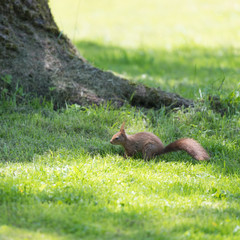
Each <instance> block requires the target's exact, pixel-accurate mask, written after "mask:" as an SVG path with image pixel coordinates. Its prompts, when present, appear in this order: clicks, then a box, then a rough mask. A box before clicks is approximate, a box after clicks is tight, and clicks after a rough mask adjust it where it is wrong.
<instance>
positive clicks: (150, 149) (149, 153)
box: [142, 143, 158, 161]
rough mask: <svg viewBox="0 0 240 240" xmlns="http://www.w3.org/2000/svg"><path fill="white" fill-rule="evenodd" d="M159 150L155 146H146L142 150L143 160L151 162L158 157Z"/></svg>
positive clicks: (149, 144) (150, 144)
mask: <svg viewBox="0 0 240 240" xmlns="http://www.w3.org/2000/svg"><path fill="white" fill-rule="evenodd" d="M157 150H158V149H157V147H156V146H155V145H154V144H152V143H148V144H146V145H145V146H144V148H143V150H142V155H143V159H144V160H145V161H149V160H150V159H152V158H154V157H155V156H156V155H157Z"/></svg>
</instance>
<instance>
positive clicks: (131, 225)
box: [0, 0, 240, 240]
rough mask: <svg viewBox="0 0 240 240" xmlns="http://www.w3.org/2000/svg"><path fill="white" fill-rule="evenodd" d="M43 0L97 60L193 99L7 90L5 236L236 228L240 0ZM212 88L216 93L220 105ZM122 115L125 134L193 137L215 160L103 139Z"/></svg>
mask: <svg viewBox="0 0 240 240" xmlns="http://www.w3.org/2000/svg"><path fill="white" fill-rule="evenodd" d="M50 4H51V6H52V10H53V13H54V16H55V19H56V21H57V23H58V24H59V26H60V28H61V29H62V30H63V32H64V33H66V34H68V35H69V37H70V38H71V39H72V40H73V41H74V43H75V45H76V47H77V48H78V49H79V51H80V52H81V53H82V55H83V56H84V57H85V58H86V59H88V60H89V61H90V62H91V63H93V64H94V65H95V66H97V67H99V68H102V69H104V70H109V71H113V72H115V73H116V74H121V75H123V76H124V77H126V78H128V79H130V81H133V82H142V83H144V84H147V85H149V86H153V87H161V88H163V89H164V90H168V91H173V92H176V93H178V94H181V95H182V96H184V97H188V98H192V99H194V100H195V101H196V102H197V107H196V108H194V109H189V110H188V111H186V110H184V109H180V110H178V111H170V110H169V109H164V108H163V109H159V110H153V109H150V110H146V109H140V108H134V107H131V106H128V105H126V106H123V107H121V108H120V109H115V108H114V107H113V106H111V104H108V105H107V106H99V107H96V106H88V107H84V106H78V105H72V106H69V105H66V108H65V109H59V110H57V111H55V110H53V106H52V104H51V103H49V102H43V103H40V101H39V100H38V99H34V100H31V101H29V102H25V103H21V104H16V102H15V98H14V94H13V97H12V98H11V97H10V98H8V99H4V98H3V97H2V98H1V104H0V125H1V128H0V216H1V217H0V239H4V240H5V239H14V240H15V239H34V240H35V239H61V240H63V239H64V240H66V239H144V240H145V239H166V240H168V239H184V240H185V239H191V240H192V239H193V240H195V239H196V240H197V239H214V240H223V239H224V240H225V239H229V240H234V239H236V240H237V239H239V238H240V219H239V216H240V187H239V186H240V158H239V151H240V139H239V130H240V113H239V104H240V100H239V64H240V60H239V57H238V55H239V47H240V46H239V41H238V40H239V39H240V32H239V30H238V28H239V24H240V17H239V11H240V5H239V4H238V3H237V1H223V0H222V1H216V0H211V1H200V0H199V1H197V0H195V1H188V0H184V1H181V2H180V1H177V0H171V1H157V0H153V1H149V2H146V1H135V0H133V1H121V2H120V1H113V0H112V1H110V0H109V1H107V0H101V1H96V0H91V1H74V0H71V1H63V0H61V1H60V0H51V1H50ZM173 5H174V6H176V5H178V7H174V8H173V7H172V6H173ZM209 95H218V96H220V97H221V99H222V104H223V106H224V107H225V108H226V109H225V111H224V113H225V114H224V115H223V114H221V113H219V112H217V111H216V110H214V109H213V108H211V107H210V104H209V103H208V101H207V99H208V96H209ZM123 121H126V132H127V133H129V134H133V133H136V132H139V131H150V132H154V133H155V134H156V135H157V136H159V137H160V138H161V139H162V141H163V142H164V144H168V143H170V142H172V141H174V140H176V139H178V138H182V137H191V138H194V139H196V140H198V141H199V142H200V143H201V144H202V145H203V146H204V147H205V148H206V149H207V151H208V152H209V154H210V155H211V159H210V162H198V161H195V160H193V159H192V158H191V157H190V156H188V155H187V154H186V153H181V152H180V153H170V154H167V155H164V156H161V157H157V158H156V159H155V160H152V161H149V162H145V161H143V160H142V159H141V158H138V157H136V158H129V159H124V158H123V157H122V155H123V150H122V149H121V148H120V147H118V146H112V145H111V144H110V143H109V140H110V139H111V136H112V135H113V134H114V133H116V132H117V131H118V130H119V127H120V126H121V123H122V122H123Z"/></svg>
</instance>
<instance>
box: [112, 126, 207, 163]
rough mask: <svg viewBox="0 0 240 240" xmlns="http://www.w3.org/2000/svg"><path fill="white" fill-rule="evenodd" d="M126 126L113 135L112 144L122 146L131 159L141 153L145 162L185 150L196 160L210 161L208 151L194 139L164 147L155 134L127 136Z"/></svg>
mask: <svg viewBox="0 0 240 240" xmlns="http://www.w3.org/2000/svg"><path fill="white" fill-rule="evenodd" d="M124 125H125V124H124V123H123V124H122V126H121V129H120V132H118V133H116V134H114V135H113V137H112V139H111V140H110V143H111V144H114V145H122V146H123V147H124V149H125V156H129V157H131V156H134V155H135V154H136V153H139V152H140V153H142V155H143V158H144V159H145V160H149V159H152V158H154V157H155V156H157V155H160V154H164V153H168V152H173V151H179V150H183V151H185V152H187V153H188V154H189V155H190V156H192V157H193V158H195V159H196V160H208V159H209V155H208V153H207V152H206V150H205V149H204V148H203V147H202V146H201V145H200V144H199V143H198V142H197V141H195V140H194V139H191V138H182V139H179V140H177V141H175V142H173V143H170V144H169V145H167V146H166V147H164V146H163V143H162V142H161V140H160V139H159V138H158V137H157V136H156V135H154V134H153V133H149V132H140V133H136V134H134V135H127V134H126V133H125V129H124Z"/></svg>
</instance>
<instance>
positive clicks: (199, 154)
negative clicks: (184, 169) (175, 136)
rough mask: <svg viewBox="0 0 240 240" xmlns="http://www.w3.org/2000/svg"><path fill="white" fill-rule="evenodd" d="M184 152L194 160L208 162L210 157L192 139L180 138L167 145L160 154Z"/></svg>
mask: <svg viewBox="0 0 240 240" xmlns="http://www.w3.org/2000/svg"><path fill="white" fill-rule="evenodd" d="M181 150H182V151H185V152H187V153H188V154H189V155H191V156H192V157H193V158H195V159H196V160H208V159H209V158H210V157H209V155H208V153H207V152H206V150H205V149H204V148H203V147H202V146H201V145H200V144H199V143H198V142H197V141H195V140H194V139H191V138H182V139H179V140H177V141H175V142H173V143H170V144H169V145H167V146H166V147H165V148H164V149H163V151H162V152H161V154H164V153H168V152H173V151H181Z"/></svg>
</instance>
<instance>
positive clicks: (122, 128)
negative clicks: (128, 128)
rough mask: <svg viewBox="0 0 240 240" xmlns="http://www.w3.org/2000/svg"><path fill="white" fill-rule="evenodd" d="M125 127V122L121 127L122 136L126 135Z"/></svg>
mask: <svg viewBox="0 0 240 240" xmlns="http://www.w3.org/2000/svg"><path fill="white" fill-rule="evenodd" d="M124 126H125V122H123V124H122V126H121V128H120V132H121V133H122V134H125V130H124Z"/></svg>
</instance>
